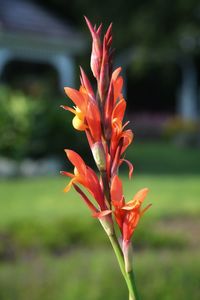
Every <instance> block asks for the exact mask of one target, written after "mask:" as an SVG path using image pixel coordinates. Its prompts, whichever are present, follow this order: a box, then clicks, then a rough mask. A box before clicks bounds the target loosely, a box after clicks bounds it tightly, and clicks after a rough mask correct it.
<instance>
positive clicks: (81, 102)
mask: <svg viewBox="0 0 200 300" xmlns="http://www.w3.org/2000/svg"><path fill="white" fill-rule="evenodd" d="M64 90H65V93H66V94H67V96H68V97H69V98H70V99H71V100H72V101H73V102H74V104H75V105H76V106H78V108H79V109H80V110H81V111H83V112H85V110H86V105H87V103H85V98H84V97H83V95H82V94H81V92H80V91H77V90H75V89H72V88H70V87H65V88H64Z"/></svg>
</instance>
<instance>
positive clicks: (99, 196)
mask: <svg viewBox="0 0 200 300" xmlns="http://www.w3.org/2000/svg"><path fill="white" fill-rule="evenodd" d="M65 152H66V155H67V157H68V159H69V160H70V162H71V163H72V164H73V165H74V173H69V172H65V171H62V172H61V174H62V175H65V176H68V177H70V178H71V180H70V182H69V183H68V185H67V186H66V187H65V189H64V191H65V192H68V191H69V190H70V189H71V187H72V186H74V187H75V189H76V190H77V192H78V193H79V194H80V195H81V197H82V198H83V200H84V201H85V202H86V204H87V205H88V206H89V208H90V209H91V210H92V212H93V214H94V213H95V216H96V217H99V216H102V215H105V214H108V213H111V211H110V210H109V211H108V208H107V206H106V202H105V198H104V194H103V192H102V188H101V185H100V183H99V179H98V177H97V175H96V173H95V172H94V171H93V170H92V169H91V168H90V167H88V166H87V165H86V164H85V162H84V161H83V159H82V158H81V157H80V155H78V154H77V153H76V152H74V151H72V150H65ZM77 184H80V185H82V186H83V187H84V188H86V189H87V191H88V192H89V193H90V194H91V195H92V196H93V198H94V199H95V200H96V202H97V204H98V207H97V208H96V207H95V206H94V205H93V203H92V202H91V201H90V200H89V198H88V197H87V196H86V195H85V193H84V192H83V191H81V189H80V188H79V187H78V186H77ZM98 212H99V214H98ZM100 212H101V213H100Z"/></svg>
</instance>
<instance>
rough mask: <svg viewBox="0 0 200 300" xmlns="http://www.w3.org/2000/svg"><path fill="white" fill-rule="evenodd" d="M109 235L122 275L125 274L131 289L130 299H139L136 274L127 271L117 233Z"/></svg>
mask: <svg viewBox="0 0 200 300" xmlns="http://www.w3.org/2000/svg"><path fill="white" fill-rule="evenodd" d="M108 237H109V239H110V242H111V244H112V247H113V249H114V252H115V255H116V257H117V260H118V263H119V266H120V269H121V272H122V275H123V276H124V279H125V281H126V284H127V287H128V290H129V299H130V300H139V296H138V292H137V289H136V285H135V280H134V274H133V272H129V273H126V270H125V265H124V258H123V253H122V250H121V247H120V245H119V242H118V240H117V238H116V235H115V234H113V235H109V236H108Z"/></svg>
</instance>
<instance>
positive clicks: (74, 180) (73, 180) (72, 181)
mask: <svg viewBox="0 0 200 300" xmlns="http://www.w3.org/2000/svg"><path fill="white" fill-rule="evenodd" d="M75 182H76V177H74V178H73V179H71V180H70V182H69V183H68V185H67V186H66V187H65V188H64V192H65V193H67V192H69V190H70V189H71V187H72V184H73V183H75Z"/></svg>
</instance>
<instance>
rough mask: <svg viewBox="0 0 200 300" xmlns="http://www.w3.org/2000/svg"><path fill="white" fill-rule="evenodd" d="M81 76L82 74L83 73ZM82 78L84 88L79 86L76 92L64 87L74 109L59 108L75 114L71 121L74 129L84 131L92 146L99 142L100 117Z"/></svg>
mask: <svg viewBox="0 0 200 300" xmlns="http://www.w3.org/2000/svg"><path fill="white" fill-rule="evenodd" d="M82 74H84V73H83V71H82ZM83 76H84V75H83ZM83 78H84V79H83V80H84V83H85V85H86V88H85V87H84V86H81V87H80V89H79V91H78V90H76V89H73V88H69V87H65V93H66V94H67V96H68V97H69V98H70V99H71V100H72V101H73V102H74V104H75V107H74V108H71V107H69V106H64V105H62V106H61V107H62V108H64V109H65V110H68V111H70V112H72V113H74V114H75V117H74V118H73V121H72V124H73V126H74V128H75V129H77V130H80V131H86V133H87V136H88V139H89V143H90V145H92V144H93V143H95V142H99V141H101V116H100V111H99V108H98V105H97V103H96V102H95V101H94V95H93V93H92V89H91V86H90V85H89V81H88V82H87V80H86V77H85V76H84V77H83ZM86 82H87V83H86Z"/></svg>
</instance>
